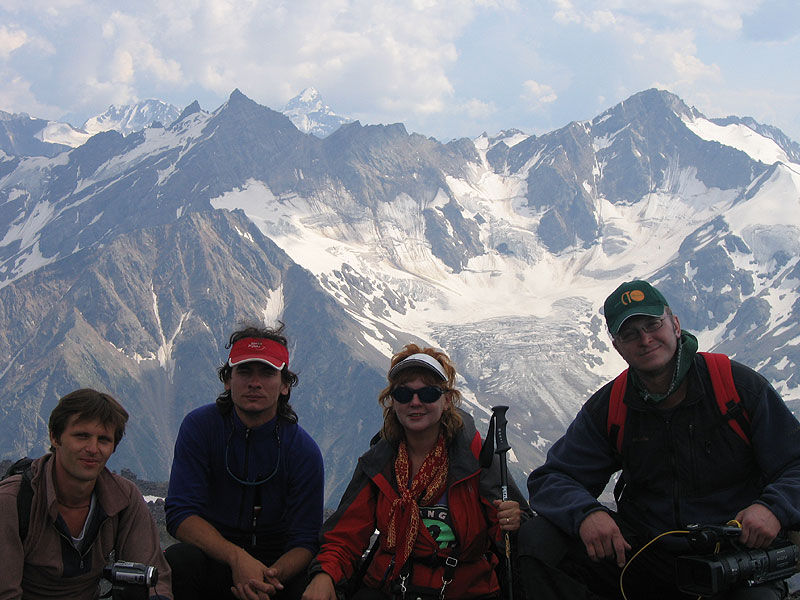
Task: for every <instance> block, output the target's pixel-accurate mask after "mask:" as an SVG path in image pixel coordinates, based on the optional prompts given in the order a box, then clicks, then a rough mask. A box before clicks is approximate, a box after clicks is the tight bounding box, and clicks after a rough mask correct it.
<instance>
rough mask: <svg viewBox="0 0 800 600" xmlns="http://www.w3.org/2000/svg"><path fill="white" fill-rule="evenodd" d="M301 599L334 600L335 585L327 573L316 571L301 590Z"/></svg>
mask: <svg viewBox="0 0 800 600" xmlns="http://www.w3.org/2000/svg"><path fill="white" fill-rule="evenodd" d="M302 600H336V587H335V586H334V585H333V579H331V576H330V575H328V574H327V573H317V574H316V575H314V578H313V579H312V580H311V583H309V584H308V587H307V588H306V591H305V592H303V598H302Z"/></svg>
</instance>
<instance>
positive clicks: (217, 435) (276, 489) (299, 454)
mask: <svg viewBox="0 0 800 600" xmlns="http://www.w3.org/2000/svg"><path fill="white" fill-rule="evenodd" d="M265 479H266V481H264V483H261V484H259V485H247V484H246V483H244V482H260V481H263V480H265ZM323 492H324V473H323V465H322V454H321V453H320V450H319V447H318V446H317V444H316V442H314V440H313V439H312V438H311V436H310V435H308V433H306V431H305V430H303V428H302V427H300V426H299V425H297V424H296V423H289V422H288V421H286V420H285V419H283V418H281V417H275V418H274V419H273V420H271V421H269V422H268V423H265V424H264V425H262V426H260V427H257V428H255V429H248V428H247V427H246V426H245V425H244V424H243V423H242V422H241V421H240V420H239V418H238V416H237V415H236V411H235V410H232V411H230V412H229V413H228V414H227V415H224V416H223V415H222V414H221V413H220V411H219V409H218V408H217V406H216V405H215V404H207V405H205V406H201V407H200V408H197V409H195V410H193V411H192V412H190V413H189V414H188V415H186V417H185V418H184V420H183V423H182V424H181V428H180V431H179V432H178V438H177V440H176V442H175V455H174V458H173V461H172V472H171V474H170V480H169V492H168V496H167V500H166V518H167V530H168V531H169V532H170V533H171V534H172V535H175V532H176V531H177V529H178V526H179V525H180V524H181V523H182V522H183V521H184V519H186V518H187V517H189V516H191V515H198V516H200V517H202V518H203V519H205V520H206V521H208V522H209V523H210V524H211V525H213V526H214V527H215V528H216V529H217V531H219V532H220V533H221V534H222V536H223V537H225V538H226V539H228V540H229V541H232V542H234V543H236V544H238V545H240V546H242V547H247V546H250V545H252V546H260V547H265V546H266V547H271V548H274V549H275V550H276V551H278V553H283V552H286V551H288V550H290V549H292V548H306V549H308V550H310V551H311V552H312V553H316V551H317V548H318V537H319V530H320V527H321V525H322V506H323ZM254 506H262V507H263V508H262V509H261V510H260V511H258V514H257V515H255V516H256V521H255V527H253V517H254V510H253V507H254ZM253 536H255V538H254V537H253ZM253 541H255V543H253ZM281 546H283V548H281Z"/></svg>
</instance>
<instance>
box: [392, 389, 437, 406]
mask: <svg viewBox="0 0 800 600" xmlns="http://www.w3.org/2000/svg"><path fill="white" fill-rule="evenodd" d="M443 393H444V392H443V391H442V389H441V388H438V387H436V386H432V385H429V386H426V387H423V388H419V389H418V390H412V389H411V388H410V387H407V386H405V385H401V386H400V387H396V388H394V389H393V390H392V398H394V399H395V401H396V402H399V403H400V404H408V403H409V402H411V400H413V398H414V394H416V395H417V396H419V401H420V402H423V403H425V404H433V403H434V402H436V401H437V400H438V399H439V398H440V397H441V396H442V394H443Z"/></svg>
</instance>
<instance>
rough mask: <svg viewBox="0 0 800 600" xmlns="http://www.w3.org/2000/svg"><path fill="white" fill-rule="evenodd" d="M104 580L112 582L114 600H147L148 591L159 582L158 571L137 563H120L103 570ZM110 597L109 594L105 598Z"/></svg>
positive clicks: (111, 593)
mask: <svg viewBox="0 0 800 600" xmlns="http://www.w3.org/2000/svg"><path fill="white" fill-rule="evenodd" d="M103 579H106V580H108V581H110V582H111V590H110V595H111V598H112V600H147V599H148V598H149V597H150V594H149V593H148V589H149V588H151V587H153V586H155V584H156V583H157V582H158V569H157V568H156V567H152V566H149V565H145V564H142V563H135V562H125V561H118V562H115V563H114V564H113V565H109V566H107V567H105V568H104V569H103ZM103 597H104V598H107V597H108V594H107V595H105V596H103Z"/></svg>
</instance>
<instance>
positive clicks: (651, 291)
mask: <svg viewBox="0 0 800 600" xmlns="http://www.w3.org/2000/svg"><path fill="white" fill-rule="evenodd" d="M665 306H669V303H668V302H667V299H666V298H664V296H663V295H662V294H661V292H659V291H658V290H657V289H656V288H654V287H653V286H652V285H650V284H649V283H647V282H646V281H642V280H641V279H634V280H633V281H626V282H625V283H623V284H622V285H620V286H619V287H618V288H617V289H615V290H614V291H613V292H611V295H610V296H609V297H608V298H606V301H605V303H604V304H603V314H604V315H605V317H606V325H607V326H608V330H609V331H610V332H611V335H617V333H618V332H619V328H620V327H622V324H623V323H624V322H625V320H626V319H628V318H629V317H633V316H635V315H648V316H651V317H660V316H661V315H663V314H664V307H665Z"/></svg>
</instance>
